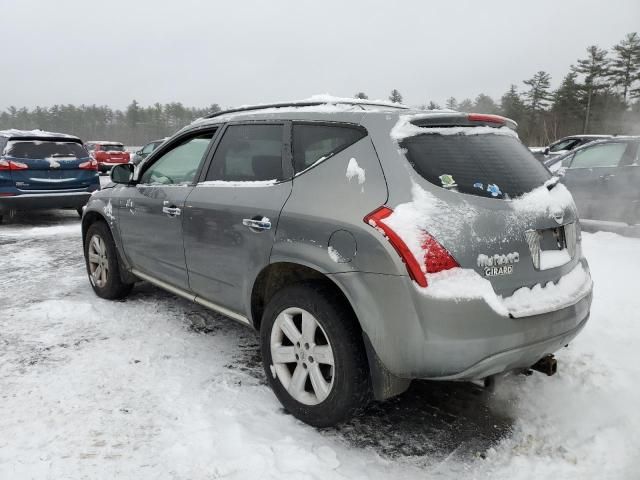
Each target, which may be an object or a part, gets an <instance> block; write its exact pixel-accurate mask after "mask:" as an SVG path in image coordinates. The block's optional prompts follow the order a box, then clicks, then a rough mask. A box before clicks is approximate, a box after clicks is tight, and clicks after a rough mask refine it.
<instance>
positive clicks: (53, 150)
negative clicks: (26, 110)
mask: <svg viewBox="0 0 640 480" xmlns="http://www.w3.org/2000/svg"><path fill="white" fill-rule="evenodd" d="M163 141H164V139H161V140H154V141H152V142H150V143H148V144H147V145H145V146H144V147H143V148H142V149H141V150H139V151H138V152H136V155H135V156H134V158H133V159H131V158H130V154H129V152H128V151H126V149H125V146H124V145H123V144H122V143H120V142H111V141H97V140H96V141H88V142H86V143H84V144H83V142H82V140H80V139H79V138H78V137H76V136H73V135H67V134H63V133H53V132H45V131H43V130H28V131H26V130H4V131H0V223H1V222H2V221H3V220H4V218H5V217H6V216H7V215H13V213H14V212H16V211H19V210H33V209H54V208H73V209H76V210H77V211H78V214H80V215H82V207H83V206H84V205H85V204H86V203H87V201H88V199H89V196H90V194H91V193H92V192H94V191H96V190H99V189H100V180H99V176H98V175H99V173H100V172H108V171H110V170H111V169H112V168H113V167H114V166H115V165H121V164H126V163H129V162H132V163H134V164H136V165H137V164H138V163H140V161H141V160H142V159H144V158H145V157H146V156H147V155H148V154H149V153H151V152H152V151H153V150H154V149H155V148H156V147H157V146H159V145H160V144H161V143H162V142H163Z"/></svg>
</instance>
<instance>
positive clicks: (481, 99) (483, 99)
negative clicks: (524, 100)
mask: <svg viewBox="0 0 640 480" xmlns="http://www.w3.org/2000/svg"><path fill="white" fill-rule="evenodd" d="M473 110H474V111H475V112H477V113H498V110H499V109H498V105H497V104H496V102H495V101H494V100H493V98H491V97H490V96H489V95H485V94H484V93H481V94H480V95H478V96H477V97H476V101H475V104H474V105H473Z"/></svg>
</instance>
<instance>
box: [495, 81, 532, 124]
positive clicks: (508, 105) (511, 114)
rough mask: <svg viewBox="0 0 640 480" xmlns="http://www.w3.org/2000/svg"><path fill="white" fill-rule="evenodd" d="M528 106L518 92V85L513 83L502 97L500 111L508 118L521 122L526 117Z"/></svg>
mask: <svg viewBox="0 0 640 480" xmlns="http://www.w3.org/2000/svg"><path fill="white" fill-rule="evenodd" d="M525 110H526V107H525V105H524V102H523V101H522V99H521V98H520V94H519V93H518V87H516V86H515V85H513V84H512V85H511V87H509V90H507V92H506V93H505V94H504V95H502V98H501V99H500V113H501V114H502V115H504V116H505V117H507V118H510V119H512V120H515V121H516V122H518V123H520V121H521V120H522V119H523V118H524V114H525Z"/></svg>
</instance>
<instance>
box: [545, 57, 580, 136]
mask: <svg viewBox="0 0 640 480" xmlns="http://www.w3.org/2000/svg"><path fill="white" fill-rule="evenodd" d="M572 68H573V66H572ZM577 77H578V74H577V73H576V72H574V71H571V72H569V73H568V74H567V75H565V76H564V78H563V79H562V83H561V84H560V86H559V87H558V88H557V90H555V91H554V92H553V105H552V107H551V111H552V114H553V118H554V121H555V126H556V128H555V130H556V131H555V135H554V137H555V138H558V137H563V136H566V135H571V134H575V133H577V132H579V131H580V126H581V119H582V115H583V106H582V103H581V101H580V85H579V84H578V81H577Z"/></svg>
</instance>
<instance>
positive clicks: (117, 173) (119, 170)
mask: <svg viewBox="0 0 640 480" xmlns="http://www.w3.org/2000/svg"><path fill="white" fill-rule="evenodd" d="M134 170H135V165H133V164H131V163H121V164H119V165H115V166H114V167H113V168H112V169H111V181H112V182H113V183H124V184H127V185H128V184H130V183H131V180H132V179H133V171H134Z"/></svg>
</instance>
